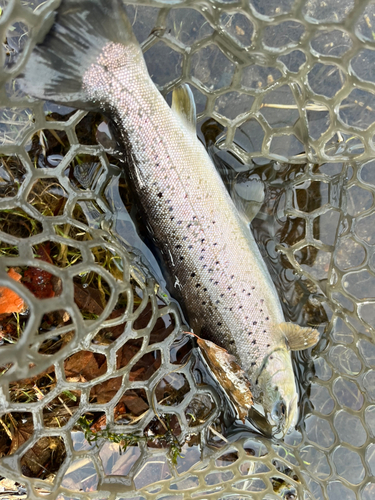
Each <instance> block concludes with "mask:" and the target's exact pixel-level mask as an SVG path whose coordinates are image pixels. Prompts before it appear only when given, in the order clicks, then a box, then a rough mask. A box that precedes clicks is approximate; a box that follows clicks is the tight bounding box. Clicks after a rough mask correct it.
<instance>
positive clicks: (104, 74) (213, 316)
mask: <svg viewBox="0 0 375 500" xmlns="http://www.w3.org/2000/svg"><path fill="white" fill-rule="evenodd" d="M19 81H20V84H21V86H22V88H23V89H24V91H26V92H28V93H29V94H31V95H33V96H35V97H39V98H45V99H49V100H52V101H54V102H57V103H62V104H65V105H66V104H69V105H71V106H75V107H78V108H82V109H88V110H101V111H103V112H105V113H107V114H108V115H109V116H110V117H111V118H112V119H113V121H114V122H115V124H116V125H117V129H118V134H119V136H120V137H121V139H122V142H123V144H124V152H125V155H126V158H127V161H126V168H127V170H128V173H129V178H130V181H131V185H132V190H133V191H134V193H135V194H136V196H137V198H138V201H139V203H140V205H141V207H142V211H143V214H144V217H145V222H146V225H147V227H148V228H149V229H150V231H151V233H152V236H153V238H154V240H155V242H156V244H157V245H158V246H159V250H160V252H161V254H162V256H163V259H164V264H165V267H166V268H167V271H168V274H169V276H170V277H171V278H172V281H173V283H174V285H175V291H176V292H178V294H179V296H180V297H181V301H182V305H183V306H184V309H185V311H186V312H187V317H188V320H189V323H190V326H191V327H192V328H193V329H194V331H195V333H197V334H201V335H202V336H203V335H204V336H205V337H209V338H210V339H211V340H213V341H214V342H216V343H217V344H219V345H221V346H223V347H224V348H226V349H227V350H228V351H229V352H230V353H232V354H233V355H234V356H236V358H237V360H238V361H239V364H240V365H241V367H242V368H243V370H244V371H245V373H246V375H247V377H248V378H249V380H250V382H251V383H252V391H253V393H254V397H255V399H256V402H257V403H259V404H261V405H262V406H263V408H264V411H265V413H266V416H267V418H268V420H269V422H270V423H271V425H272V426H273V427H274V428H276V431H277V432H279V431H282V432H283V433H285V432H286V431H287V430H288V429H289V428H290V427H291V426H292V425H293V424H294V423H295V421H296V418H297V391H296V384H295V379H294V373H293V367H292V363H291V356H290V350H291V349H295V350H297V349H305V348H307V347H310V346H312V345H314V344H315V343H316V341H317V340H318V332H316V330H313V329H312V328H301V327H299V326H298V325H293V324H291V323H285V322H284V321H285V320H284V316H283V312H282V309H281V305H280V301H279V299H278V296H277V293H276V289H275V287H274V284H273V282H272V279H271V277H270V274H269V272H268V270H267V267H266V265H265V263H264V261H263V259H262V256H261V254H260V251H259V249H258V247H257V245H256V243H255V241H254V238H253V236H252V234H251V232H250V229H249V224H248V221H246V219H245V217H244V214H243V213H240V212H239V210H238V209H237V207H236V206H235V204H234V203H233V201H232V199H231V197H230V196H229V194H228V192H227V190H226V188H225V186H224V184H223V182H222V180H221V178H220V176H219V174H218V172H217V171H216V169H215V166H214V165H213V163H212V161H211V159H210V157H209V156H208V154H207V152H206V150H205V149H204V147H203V145H202V144H201V143H200V142H199V140H198V139H197V136H196V131H195V123H194V124H192V123H191V119H192V116H193V114H194V113H191V110H192V108H193V106H194V104H193V103H192V102H191V97H189V96H190V94H189V91H188V89H187V88H186V87H182V88H181V89H180V93H178V91H176V90H175V91H174V96H173V98H175V96H176V100H175V101H174V103H175V104H174V109H173V110H172V109H171V108H170V107H169V106H168V105H167V103H166V102H165V100H164V99H163V97H162V96H161V94H160V93H159V91H158V89H157V88H156V87H155V85H154V84H153V82H152V80H151V78H150V77H149V75H148V72H147V68H146V65H145V61H144V58H143V54H142V51H141V49H140V47H139V45H138V43H137V41H136V39H135V37H134V35H133V33H132V29H131V26H130V23H129V20H128V19H127V17H126V15H125V14H124V11H123V8H122V5H121V2H120V1H119V0H110V1H109V2H101V1H100V0H91V1H89V0H85V1H82V2H76V1H74V0H62V2H61V4H60V7H59V10H58V12H57V15H56V18H55V23H54V24H53V26H52V28H51V31H50V32H49V33H48V34H47V35H46V37H45V39H44V40H43V42H42V43H41V44H39V45H37V46H36V48H35V49H34V51H33V53H32V54H31V57H30V58H29V60H28V62H27V65H26V67H25V69H24V76H23V77H22V78H20V80H19ZM179 99H180V101H179ZM179 106H181V107H180V109H179ZM189 120H190V121H189ZM258 205H259V203H258Z"/></svg>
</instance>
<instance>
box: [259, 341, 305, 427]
mask: <svg viewBox="0 0 375 500" xmlns="http://www.w3.org/2000/svg"><path fill="white" fill-rule="evenodd" d="M254 387H255V391H256V396H257V397H256V399H257V403H259V404H261V405H262V407H263V408H264V411H265V413H266V418H267V421H268V424H269V425H270V426H271V427H272V429H274V430H273V431H272V434H273V435H275V434H278V433H282V435H285V434H286V433H287V432H288V431H289V430H290V429H291V428H292V427H294V426H295V425H296V423H297V418H298V393H297V388H296V383H295V377H294V372H293V366H292V359H291V356H290V351H289V350H288V349H287V347H279V348H277V349H275V350H273V351H272V352H271V353H270V354H269V355H268V356H267V357H266V358H265V360H264V361H263V363H262V366H261V369H260V371H259V374H258V376H257V377H256V380H255V385H254Z"/></svg>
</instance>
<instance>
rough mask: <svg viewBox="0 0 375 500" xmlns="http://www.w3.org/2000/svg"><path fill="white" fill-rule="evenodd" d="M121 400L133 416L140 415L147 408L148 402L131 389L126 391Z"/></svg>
mask: <svg viewBox="0 0 375 500" xmlns="http://www.w3.org/2000/svg"><path fill="white" fill-rule="evenodd" d="M145 396H146V395H145ZM121 401H122V402H123V403H125V405H126V407H127V408H128V409H129V410H130V411H131V412H132V413H133V414H134V415H135V416H138V415H142V413H144V412H145V411H147V410H148V409H149V406H148V404H147V403H146V402H145V401H144V400H143V399H142V398H141V397H140V396H139V395H138V394H137V392H136V391H133V390H129V391H126V393H125V394H124V395H123V397H122V398H121Z"/></svg>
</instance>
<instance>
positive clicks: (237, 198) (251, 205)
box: [231, 178, 264, 223]
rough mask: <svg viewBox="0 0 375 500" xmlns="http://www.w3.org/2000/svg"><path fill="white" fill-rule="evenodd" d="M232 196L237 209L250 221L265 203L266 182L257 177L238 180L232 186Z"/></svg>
mask: <svg viewBox="0 0 375 500" xmlns="http://www.w3.org/2000/svg"><path fill="white" fill-rule="evenodd" d="M231 197H232V200H233V201H234V204H235V205H236V207H237V210H238V211H239V212H240V214H241V215H242V216H243V217H244V218H245V220H246V222H247V223H249V222H251V221H252V220H253V219H254V217H255V216H256V215H257V213H258V212H259V210H260V207H261V206H262V204H263V200H264V184H263V182H262V181H261V180H260V179H256V178H253V179H248V178H247V179H242V180H237V181H235V182H234V183H233V186H232V188H231Z"/></svg>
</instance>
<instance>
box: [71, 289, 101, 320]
mask: <svg viewBox="0 0 375 500" xmlns="http://www.w3.org/2000/svg"><path fill="white" fill-rule="evenodd" d="M74 302H75V303H76V304H77V306H78V307H79V308H80V310H81V311H84V312H85V313H91V314H96V315H97V316H100V315H101V314H102V312H103V309H104V308H103V305H102V296H101V294H100V291H99V290H97V289H96V288H92V287H91V286H88V287H86V288H83V286H82V285H80V284H78V283H74Z"/></svg>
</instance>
